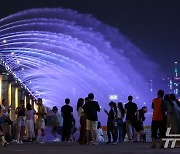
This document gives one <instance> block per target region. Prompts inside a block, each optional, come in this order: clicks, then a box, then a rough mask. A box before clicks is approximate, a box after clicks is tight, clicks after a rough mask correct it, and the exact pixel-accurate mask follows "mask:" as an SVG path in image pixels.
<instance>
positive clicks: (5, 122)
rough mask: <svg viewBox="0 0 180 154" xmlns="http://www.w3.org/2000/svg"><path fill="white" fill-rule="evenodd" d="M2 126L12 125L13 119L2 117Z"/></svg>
mask: <svg viewBox="0 0 180 154" xmlns="http://www.w3.org/2000/svg"><path fill="white" fill-rule="evenodd" d="M1 120H2V121H1V124H7V125H12V121H11V119H10V118H9V116H4V115H3V116H2V117H1Z"/></svg>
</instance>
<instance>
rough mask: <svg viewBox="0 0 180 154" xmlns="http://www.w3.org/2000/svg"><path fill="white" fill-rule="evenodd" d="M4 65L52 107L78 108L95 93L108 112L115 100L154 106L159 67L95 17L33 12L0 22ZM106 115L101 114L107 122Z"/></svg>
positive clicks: (15, 15) (69, 13) (74, 13)
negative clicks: (150, 87) (151, 87)
mask: <svg viewBox="0 0 180 154" xmlns="http://www.w3.org/2000/svg"><path fill="white" fill-rule="evenodd" d="M0 36H1V40H5V41H6V42H5V41H3V42H4V43H1V44H0V51H1V55H0V57H1V58H2V60H3V61H5V62H6V64H7V65H8V66H9V67H10V68H11V69H12V70H14V73H15V74H16V75H17V76H18V77H19V78H20V79H21V80H22V81H23V82H24V83H25V84H26V85H27V87H28V88H29V89H30V90H31V91H32V92H33V93H34V95H35V96H37V97H42V98H43V101H44V103H45V104H46V105H47V106H50V107H52V106H54V105H57V106H58V107H60V106H61V105H63V104H64V99H65V98H66V97H69V98H71V100H72V101H71V102H72V103H71V104H72V106H73V107H75V106H76V101H77V99H78V98H79V97H86V96H87V94H88V93H89V92H93V93H94V94H95V97H96V99H97V100H98V101H99V104H100V105H101V106H102V110H103V109H104V108H107V109H108V105H107V104H108V102H109V98H110V95H117V96H118V100H116V102H118V101H123V102H126V101H127V96H128V95H129V94H131V95H133V96H134V101H135V102H137V104H138V106H139V107H142V106H144V105H145V104H144V102H146V105H147V106H148V107H149V106H150V103H151V100H152V95H151V94H150V93H147V92H146V88H145V85H146V82H147V81H150V80H151V79H154V78H155V76H154V74H158V73H159V70H158V68H157V66H156V65H155V64H154V63H153V62H151V61H150V60H149V59H148V58H147V57H146V56H145V55H144V54H143V53H142V51H141V50H140V49H138V48H137V47H136V46H135V45H133V44H132V43H131V42H130V41H129V40H128V39H127V38H126V37H125V36H123V35H121V34H120V33H119V32H118V30H117V29H115V28H112V27H110V26H108V25H105V24H104V23H101V22H99V21H98V20H96V19H94V18H93V17H91V16H90V15H84V14H79V13H77V12H75V11H72V10H67V9H60V8H59V9H31V10H27V11H23V12H19V13H16V14H14V15H11V16H8V17H6V18H4V19H1V20H0ZM104 116H105V114H104V113H103V112H101V114H100V120H102V121H103V122H104V121H105V120H104Z"/></svg>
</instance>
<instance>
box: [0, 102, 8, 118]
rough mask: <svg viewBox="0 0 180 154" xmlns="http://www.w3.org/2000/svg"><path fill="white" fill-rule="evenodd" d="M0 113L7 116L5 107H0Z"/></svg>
mask: <svg viewBox="0 0 180 154" xmlns="http://www.w3.org/2000/svg"><path fill="white" fill-rule="evenodd" d="M1 113H2V114H3V115H4V116H6V117H8V116H9V114H8V111H7V110H6V107H5V106H4V105H2V107H1Z"/></svg>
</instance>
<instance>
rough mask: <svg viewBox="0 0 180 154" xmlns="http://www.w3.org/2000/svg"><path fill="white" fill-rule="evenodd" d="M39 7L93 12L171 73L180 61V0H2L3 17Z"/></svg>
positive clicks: (0, 2) (0, 6)
mask: <svg viewBox="0 0 180 154" xmlns="http://www.w3.org/2000/svg"><path fill="white" fill-rule="evenodd" d="M38 7H63V8H71V9H74V10H77V11H78V12H80V13H87V14H92V15H93V16H94V17H96V18H97V19H98V20H100V21H102V22H104V23H106V24H108V25H111V26H113V27H116V28H118V29H119V30H120V32H121V33H122V34H124V35H126V36H127V37H128V38H129V39H130V40H131V41H132V42H133V43H134V44H135V45H136V46H137V47H139V48H140V49H142V50H143V51H144V53H145V54H146V55H147V56H148V57H149V58H150V59H152V60H154V61H155V62H157V63H158V64H159V65H160V66H161V69H162V71H163V72H165V73H166V74H167V75H170V73H173V62H174V60H175V59H177V60H178V61H180V0H0V18H2V17H5V16H7V15H9V14H12V13H15V12H18V11H21V10H25V9H30V8H38ZM171 75H172V74H171Z"/></svg>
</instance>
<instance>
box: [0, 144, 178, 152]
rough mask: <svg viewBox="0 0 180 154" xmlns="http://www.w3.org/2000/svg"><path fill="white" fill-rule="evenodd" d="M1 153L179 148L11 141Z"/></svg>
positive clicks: (157, 150)
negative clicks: (19, 142)
mask: <svg viewBox="0 0 180 154" xmlns="http://www.w3.org/2000/svg"><path fill="white" fill-rule="evenodd" d="M0 153H1V154H16V153H18V154H30V153H31V154H50V153H52V154H57V153H58V154H115V153H116V154H117V153H121V154H122V153H125V154H130V153H138V154H144V153H164V154H165V153H169V154H172V153H178V154H179V153H180V148H175V149H160V148H159V147H158V148H156V149H151V148H150V143H119V144H117V145H106V144H105V143H101V144H100V145H98V146H90V145H79V144H78V143H76V142H70V143H62V142H59V143H53V142H46V143H45V144H36V143H24V144H23V145H17V144H15V143H11V144H9V145H7V146H6V147H4V148H1V147H0Z"/></svg>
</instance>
